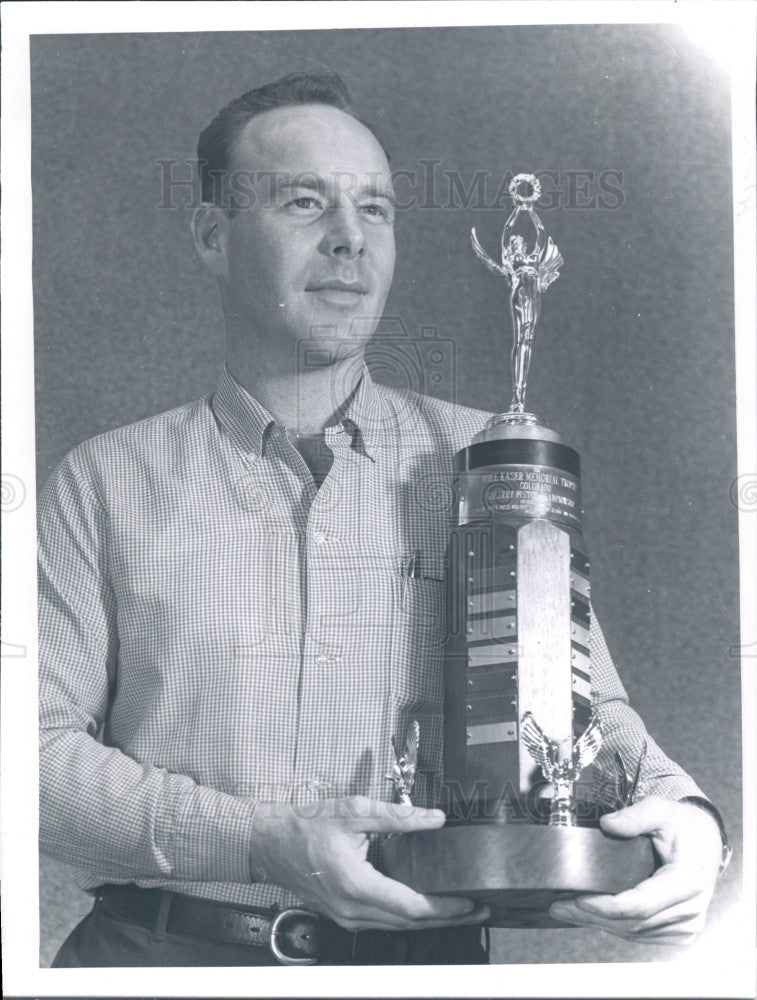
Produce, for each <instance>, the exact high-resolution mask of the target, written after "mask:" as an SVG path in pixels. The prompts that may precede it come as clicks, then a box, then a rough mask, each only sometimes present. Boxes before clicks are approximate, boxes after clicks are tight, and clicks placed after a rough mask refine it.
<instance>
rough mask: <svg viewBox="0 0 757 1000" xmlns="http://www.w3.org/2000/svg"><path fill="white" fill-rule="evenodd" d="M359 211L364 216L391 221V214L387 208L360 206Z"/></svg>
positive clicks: (373, 205) (381, 206)
mask: <svg viewBox="0 0 757 1000" xmlns="http://www.w3.org/2000/svg"><path fill="white" fill-rule="evenodd" d="M361 211H362V212H363V214H364V215H369V216H371V217H372V218H376V219H387V220H388V219H391V214H390V212H389V209H388V208H385V207H384V205H375V204H373V203H371V204H370V205H361Z"/></svg>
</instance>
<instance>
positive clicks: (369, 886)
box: [345, 861, 475, 923]
mask: <svg viewBox="0 0 757 1000" xmlns="http://www.w3.org/2000/svg"><path fill="white" fill-rule="evenodd" d="M345 894H346V896H347V898H348V899H350V900H351V903H352V904H353V906H362V905H364V904H366V905H369V906H374V907H379V908H381V909H383V910H385V911H386V912H387V913H389V914H392V915H393V916H396V917H401V918H402V919H404V920H443V921H445V922H453V923H454V922H456V921H457V920H458V919H459V918H462V917H465V916H467V915H469V914H470V913H471V912H472V911H473V909H474V907H475V904H474V903H473V901H472V900H470V899H466V898H464V897H459V896H424V895H423V894H422V893H419V892H416V891H415V890H414V889H411V888H410V887H409V886H407V885H404V884H403V883H402V882H396V881H395V880H394V879H391V878H387V876H386V875H382V874H381V872H379V871H377V870H376V869H375V868H374V867H373V866H372V865H371V864H369V863H368V862H367V861H365V862H363V863H362V864H361V865H359V866H358V867H357V868H356V870H355V871H354V872H351V873H350V883H349V886H347V887H346V888H345Z"/></svg>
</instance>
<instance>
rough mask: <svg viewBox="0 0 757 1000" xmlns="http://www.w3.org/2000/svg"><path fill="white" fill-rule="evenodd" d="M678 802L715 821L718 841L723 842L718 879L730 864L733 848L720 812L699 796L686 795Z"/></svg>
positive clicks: (707, 800)
mask: <svg viewBox="0 0 757 1000" xmlns="http://www.w3.org/2000/svg"><path fill="white" fill-rule="evenodd" d="M678 801H679V802H688V803H689V804H690V805H692V806H697V807H698V808H699V809H703V810H704V811H705V812H706V813H709V814H710V816H712V818H713V819H714V820H715V822H716V823H717V825H718V830H719V831H720V839H721V840H722V841H723V854H722V856H721V859H720V868H719V869H718V878H720V876H721V875H722V874H723V872H724V871H725V870H726V868H727V867H728V865H729V864H730V863H731V858H732V857H733V847H732V846H731V843H730V841H729V840H728V831H727V830H726V828H725V822H724V820H723V817H722V816H721V815H720V812H719V811H718V810H717V809H716V808H715V806H714V805H713V804H712V802H710V800H709V799H705V798H703V797H702V796H701V795H687V796H685V797H684V798H682V799H679V800H678Z"/></svg>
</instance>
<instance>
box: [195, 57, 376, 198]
mask: <svg viewBox="0 0 757 1000" xmlns="http://www.w3.org/2000/svg"><path fill="white" fill-rule="evenodd" d="M301 104H327V105H329V106H330V107H332V108H337V109H338V110H339V111H344V113H345V114H348V115H351V116H352V117H353V118H356V119H357V116H356V115H355V113H354V111H353V110H352V103H351V100H350V94H349V91H348V90H347V87H346V86H345V84H344V81H343V80H342V79H341V77H339V76H338V75H337V74H336V73H322V74H315V73H289V74H287V76H282V78H281V79H280V80H276V81H274V82H273V83H267V84H265V86H263V87H257V88H256V89H255V90H248V91H247V93H246V94H242V96H241V97H238V98H237V99H236V100H235V101H232V102H231V103H230V104H227V105H226V107H225V108H223V109H222V110H221V111H219V112H218V114H217V115H216V116H215V118H214V119H213V121H212V122H211V123H210V125H208V127H207V128H206V129H204V130H203V131H202V132H201V134H200V141H199V143H198V144H197V159H198V162H199V165H200V178H201V181H202V200H203V201H205V202H214V201H216V200H217V198H218V196H219V194H220V193H221V191H223V190H224V189H225V187H226V185H225V184H224V183H222V184H221V185H219V184H218V178H226V179H228V175H229V171H230V169H231V162H232V158H233V154H234V146H235V144H236V142H237V139H238V138H239V136H240V135H241V133H242V131H243V130H244V128H245V126H246V125H247V123H248V122H249V121H251V120H252V119H253V118H255V117H256V116H257V115H261V114H263V112H264V111H271V110H272V109H273V108H286V107H292V106H296V105H301ZM357 120H358V121H359V119H357ZM362 124H364V123H362ZM366 127H368V126H366Z"/></svg>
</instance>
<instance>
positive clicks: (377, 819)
mask: <svg viewBox="0 0 757 1000" xmlns="http://www.w3.org/2000/svg"><path fill="white" fill-rule="evenodd" d="M361 812H362V811H361ZM361 812H358V813H357V814H356V815H354V816H352V817H351V820H352V826H353V827H354V828H355V829H356V830H362V831H363V832H365V833H409V832H410V831H411V830H434V829H436V828H438V827H440V826H444V821H445V816H444V813H443V812H442V810H441V809H421V808H419V807H416V806H406V805H399V804H398V803H396V802H381V801H378V800H373V801H372V802H371V808H370V809H369V810H367V811H366V812H363V813H362V814H361Z"/></svg>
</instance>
